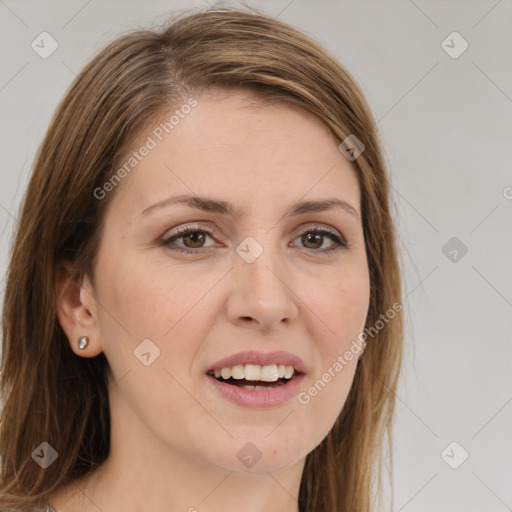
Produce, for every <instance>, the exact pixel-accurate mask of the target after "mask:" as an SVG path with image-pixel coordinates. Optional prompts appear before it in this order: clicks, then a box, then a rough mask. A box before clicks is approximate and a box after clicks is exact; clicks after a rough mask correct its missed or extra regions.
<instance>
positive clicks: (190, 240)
mask: <svg viewBox="0 0 512 512" xmlns="http://www.w3.org/2000/svg"><path fill="white" fill-rule="evenodd" d="M211 233H212V232H211V231H210V230H209V229H206V228H203V227H202V228H199V227H197V226H188V227H186V228H182V229H180V230H179V233H177V234H171V236H169V237H167V238H164V239H163V240H162V242H161V243H162V245H165V246H167V245H169V246H171V245H173V244H174V245H176V244H175V242H176V241H177V240H181V241H182V243H181V244H178V247H170V249H172V250H174V251H178V252H187V253H195V252H198V251H197V250H194V249H202V248H204V247H210V246H206V245H205V241H206V238H207V237H210V238H212V237H211Z"/></svg>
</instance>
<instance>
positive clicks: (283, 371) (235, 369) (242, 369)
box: [215, 364, 295, 382]
mask: <svg viewBox="0 0 512 512" xmlns="http://www.w3.org/2000/svg"><path fill="white" fill-rule="evenodd" d="M294 371H295V370H294V368H293V366H287V365H284V364H279V365H277V364H268V365H265V366H260V365H259V364H245V365H244V364H236V365H235V366H231V367H228V366H226V367H225V368H222V369H221V370H215V378H219V377H222V378H223V379H229V378H230V377H232V378H233V379H245V380H262V381H265V382H275V381H277V379H282V378H285V379H291V378H292V376H293V373H294Z"/></svg>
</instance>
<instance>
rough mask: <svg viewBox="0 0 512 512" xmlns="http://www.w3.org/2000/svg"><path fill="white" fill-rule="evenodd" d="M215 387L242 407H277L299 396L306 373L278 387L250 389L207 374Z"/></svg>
mask: <svg viewBox="0 0 512 512" xmlns="http://www.w3.org/2000/svg"><path fill="white" fill-rule="evenodd" d="M206 377H207V379H208V381H209V382H211V384H212V385H213V386H214V388H215V389H216V390H217V391H218V392H219V393H220V394H221V395H222V396H223V397H224V398H227V399H228V400H230V401H231V402H233V403H235V404H236V405H240V406H242V407H276V406H279V405H281V404H284V403H285V402H287V401H288V400H290V399H291V398H293V397H294V396H297V394H298V391H299V387H300V385H301V383H302V381H303V380H304V374H300V375H296V376H295V377H293V379H291V380H289V381H288V382H287V383H286V384H282V385H281V386H278V387H277V388H268V389H261V390H254V391H252V390H250V389H244V388H239V387H238V386H233V385H231V384H226V383H224V382H220V381H218V380H217V379H215V378H214V377H210V376H209V375H207V376H206Z"/></svg>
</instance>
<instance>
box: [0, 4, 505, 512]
mask: <svg viewBox="0 0 512 512" xmlns="http://www.w3.org/2000/svg"><path fill="white" fill-rule="evenodd" d="M210 1H211V2H213V0H210ZM231 3H233V2H231ZM248 3H249V4H250V5H253V6H255V7H257V8H260V9H263V10H264V11H266V12H268V13H269V14H271V15H273V16H275V17H278V18H279V19H280V20H282V21H285V22H288V23H290V24H292V25H294V26H296V27H297V28H299V29H301V30H302V31H304V32H305V33H307V34H308V35H310V36H311V37H313V38H314V39H316V40H317V41H319V42H320V43H321V44H323V45H324V46H325V47H326V48H327V49H329V50H330V51H331V52H332V53H333V54H334V55H335V56H336V57H337V58H338V59H339V60H340V61H341V62H342V63H343V64H344V65H345V66H346V67H347V68H348V69H349V71H351V72H352V73H353V75H354V76H355V78H356V79H357V80H358V82H359V83H360V85H361V86H362V88H363V91H364V92H365V94H366V95H367V98H368V100H369V102H370V104H371V106H372V108H373V112H374V114H375V117H376V119H377V120H378V122H379V127H380V130H381V134H382V139H383V143H384V149H385V153H386V155H385V156H386V160H387V163H388V166H389V168H390V173H391V178H392V184H393V193H394V199H395V201H396V208H397V210H396V221H397V225H398V228H399V235H400V244H401V248H402V261H403V263H402V264H403V269H404V277H405V280H404V293H405V296H406V299H405V306H406V307H405V309H406V318H407V326H406V329H407V330H406V352H405V359H404V372H403V378H402V381H401V384H400V388H399V390H398V394H397V416H396V438H395V439H396V441H395V447H394V457H395V480H394V486H393V487H394V493H395V504H394V510H395V511H397V512H398V511H404V512H413V511H425V512H430V511H432V510H436V511H452V512H459V511H460V512H472V511H479V512H480V511H496V512H500V511H505V510H512V485H511V477H512V439H511V432H512V403H511V402H512V386H511V382H512V376H511V371H510V370H511V361H512V359H511V355H512V345H511V343H510V342H511V337H512V336H511V334H512V273H511V272H510V270H509V268H510V263H511V262H512V229H511V220H512V188H507V187H512V173H511V164H510V157H509V151H510V146H511V135H512V68H511V67H510V62H511V61H512V60H511V56H512V51H511V50H512V31H511V27H512V23H511V22H512V3H511V2H510V1H506V0H501V1H495V0H491V1H483V0H482V1H459V2H455V1H432V0H414V1H412V0H401V1H361V0H360V1H337V2H333V1H317V2H313V1H305V0H292V1H290V0H279V1H278V0H276V1H266V2H264V1H259V2H256V1H252V2H248ZM194 6H200V7H205V8H206V7H208V5H207V2H206V1H204V0H201V1H187V2H185V1H174V0H168V1H151V2H142V1H125V2H122V1H100V0H92V1H87V0H80V1H78V0H77V1H35V0H34V1H26V0H19V1H15V0H3V1H2V0H0V28H1V30H0V44H1V48H2V54H1V55H2V57H1V59H2V60H1V68H0V69H1V75H0V76H1V78H0V105H1V112H2V117H1V120H2V121H1V126H0V129H1V136H0V144H1V150H0V154H1V157H2V162H1V173H0V229H1V231H0V233H1V251H0V276H1V280H0V291H1V293H2V296H1V297H0V299H1V298H3V289H4V285H5V282H4V278H3V270H4V269H5V266H6V265H7V262H8V257H9V245H10V240H11V235H12V232H13V228H14V227H15V225H16V212H17V208H18V205H19V202H20V199H21V197H22V194H23V192H24V190H25V187H26V183H27V179H28V176H29V173H30V170H31V166H32V163H33V159H34V155H35V151H36V149H37V147H38V145H39V144H40V142H41V141H42V139H43V136H44V133H45V130H46V128H47V126H48V123H49V120H50V117H51V115H52V113H53V111H54V109H55V107H56V105H57V103H58V102H59V101H60V99H61V98H62V97H63V95H64V93H65V91H66V89H67V87H68V86H69V84H70V83H71V81H72V80H73V78H74V75H75V74H76V73H78V72H79V71H80V70H81V69H82V67H83V66H84V65H85V64H86V62H87V61H88V60H89V59H90V58H91V57H92V55H94V54H95V53H96V52H97V51H98V50H100V48H101V47H102V46H103V45H104V44H105V43H107V42H108V41H110V40H111V39H113V38H114V37H115V36H116V35H118V34H119V33H120V32H122V31H125V30H129V29H132V28H136V27H139V26H143V25H146V24H152V23H157V22H159V21H163V20H164V19H165V17H166V12H173V11H175V10H177V9H182V8H188V7H194ZM43 31H47V32H49V33H50V34H51V35H52V37H53V38H55V40H56V41H57V42H58V45H59V47H58V49H57V50H56V51H55V52H54V53H53V54H52V55H51V56H50V57H49V58H47V59H42V58H41V57H40V56H39V55H38V54H37V53H36V52H35V51H34V50H33V49H32V48H31V42H32V41H33V40H35V39H36V38H37V36H38V35H39V34H40V33H41V32H43ZM453 31H457V32H458V33H459V34H460V35H461V36H462V37H463V38H464V39H465V40H466V41H467V43H468V44H469V47H468V49H467V50H466V51H465V52H464V53H462V54H461V55H460V56H459V57H458V58H452V57H450V56H449V55H448V53H446V51H445V50H444V49H443V47H442V42H443V41H444V40H445V39H446V38H447V36H448V35H449V34H451V33H452V32H453ZM452 39H453V37H452ZM447 44H449V45H450V46H453V48H452V50H451V51H457V50H458V49H460V48H461V45H460V41H457V40H456V39H455V40H454V42H453V43H452V42H451V39H450V38H448V40H447ZM507 64H508V65H507ZM509 198H510V199H509ZM452 237H457V239H458V241H455V244H456V245H448V246H447V247H446V248H445V249H444V252H443V247H445V244H447V243H448V241H449V240H450V239H452ZM452 243H453V242H452ZM457 244H458V246H457ZM461 244H464V246H465V247H467V253H466V254H464V255H463V254H462V251H461V247H463V246H462V245H461ZM453 250H455V251H457V253H456V254H455V253H454V252H453ZM450 252H451V254H450ZM445 253H446V254H445ZM454 259H455V261H452V260H454ZM453 441H456V442H457V443H458V445H456V446H455V448H453V446H452V447H450V448H449V449H448V450H447V451H445V448H446V447H448V446H449V445H450V443H452V442H453ZM452 448H453V451H452ZM462 449H464V450H466V451H467V452H468V454H469V457H468V459H467V460H466V461H465V462H464V463H463V464H462V465H460V466H459V467H458V468H457V469H452V467H450V466H449V465H448V463H447V461H448V462H450V463H451V464H452V465H457V464H460V462H461V460H462V459H461V453H462V451H461V450H462ZM442 453H444V454H445V455H444V457H443V456H442Z"/></svg>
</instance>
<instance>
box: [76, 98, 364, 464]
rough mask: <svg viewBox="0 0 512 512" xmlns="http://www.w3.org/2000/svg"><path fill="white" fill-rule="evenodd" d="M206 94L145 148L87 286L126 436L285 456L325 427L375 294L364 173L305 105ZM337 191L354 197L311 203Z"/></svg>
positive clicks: (184, 451)
mask: <svg viewBox="0 0 512 512" xmlns="http://www.w3.org/2000/svg"><path fill="white" fill-rule="evenodd" d="M196 100H197V104H196V105H195V106H194V107H193V108H190V109H189V108H183V109H182V110H181V112H182V115H181V116H179V122H178V123H176V124H173V125H172V128H171V129H170V128H169V126H171V125H170V124H169V125H167V131H168V132H169V133H166V131H165V130H164V129H162V127H160V130H155V129H156V128H157V125H158V124H157V125H155V127H154V128H155V129H153V131H148V132H147V133H144V134H142V135H141V138H140V144H137V145H136V147H133V148H132V150H133V151H137V153H138V157H136V158H140V161H139V162H138V163H137V165H136V166H133V167H131V166H127V167H126V169H130V171H129V172H127V173H126V176H125V177H124V178H123V179H122V181H121V183H119V184H117V185H115V186H113V188H115V190H114V191H110V192H109V193H111V194H114V197H112V202H111V204H110V205H109V207H108V209H107V213H106V217H105V226H104V231H103V235H102V240H101V245H100V250H99V255H98V260H97V265H96V267H95V279H96V287H95V288H94V289H91V290H90V292H91V293H90V294H83V297H82V298H83V299H84V300H85V301H90V303H89V306H90V310H91V311H93V312H94V313H93V316H95V317H96V320H97V323H96V328H95V331H94V332H93V333H92V337H93V338H95V339H97V340H99V343H100V344H101V348H102V350H103V352H104V353H105V355H106V357H107V359H108V362H109V364H110V367H111V372H112V374H111V375H110V378H111V379H112V382H111V386H110V397H111V408H112V418H113V427H112V428H113V431H112V432H113V433H112V435H113V442H115V443H119V444H122V443H121V440H120V439H119V438H117V440H116V438H115V437H114V436H116V435H117V436H124V437H125V439H124V440H123V442H125V443H130V444H131V445H132V446H133V442H134V441H135V440H134V439H133V438H134V436H137V441H136V442H137V443H141V444H142V446H145V447H146V448H147V453H148V454H149V453H151V450H156V449H157V450H158V453H160V454H166V456H167V455H168V454H169V453H171V454H175V455H176V456H180V457H186V458H187V460H188V461H194V462H198V463H201V464H208V465H213V466H217V467H220V468H223V469H225V470H229V471H231V470H234V471H242V472H244V471H245V472H265V471H271V472H272V471H279V470H280V469H284V468H288V467H290V466H292V465H294V464H301V463H303V459H304V457H305V456H306V455H307V454H308V453H309V452H310V451H311V450H313V449H314V448H315V447H316V446H317V445H318V444H319V443H320V442H321V441H322V439H323V438H324V437H325V436H326V435H327V433H328V431H329V430H330V429H331V427H332V426H333V424H334V422H335V420H336V418H337V416H338V415H339V414H340V411H341V409H342V407H343V404H344V403H345V400H346V397H347V394H348V391H349V389H350V387H351V384H352V381H353V376H354V372H355V369H356V366H357V356H355V357H354V358H353V359H352V360H350V361H346V362H345V364H344V365H342V369H340V366H339V365H336V362H337V361H338V362H339V361H340V357H343V354H345V352H346V351H347V350H349V349H350V347H351V345H352V346H353V342H354V340H356V339H357V336H358V334H359V333H360V332H361V331H362V330H363V329H364V323H365V319H366V315H367V312H368V305H369V274H368V268H367V259H366V253H365V241H364V237H363V230H362V222H361V209H360V189H359V184H358V180H357V177H356V173H355V170H354V168H353V167H352V164H351V163H350V162H349V161H348V160H347V159H346V158H345V157H344V156H343V154H342V153H341V152H340V151H339V150H338V145H337V143H336V141H335V140H334V139H333V138H332V137H331V136H330V134H329V132H328V130H327V129H326V128H324V126H323V125H322V124H321V123H320V122H319V121H317V120H316V119H314V118H313V117H310V116H309V115H308V114H305V113H303V112H301V111H299V110H296V109H294V108H292V107H289V106H283V105H279V106H266V107H258V108H255V107H250V101H251V96H250V95H246V94H240V93H237V94H234V93H231V92H230V93H227V92H217V93H215V94H210V95H200V96H198V97H197V98H196ZM178 110H179V109H178ZM183 112H188V113H187V114H183ZM171 114H172V112H171V113H169V114H166V115H165V116H163V117H162V122H165V121H167V120H168V119H169V118H170V116H171ZM175 121H176V119H174V122H175ZM157 134H158V135H159V136H157ZM148 136H149V137H150V139H151V141H152V142H151V141H150V139H148ZM160 139H161V140H160ZM143 145H146V147H147V148H148V150H147V151H145V150H142V151H140V147H141V146H143ZM143 153H145V154H146V156H142V154H143ZM129 156H130V155H128V156H127V159H126V161H128V158H129ZM131 156H133V155H131ZM124 163H125V162H122V163H121V165H120V167H121V166H122V165H123V164H124ZM132 164H133V161H132ZM121 174H123V173H121ZM106 188H108V186H107V187H106ZM183 196H190V197H192V196H194V197H198V198H200V199H197V200H192V199H189V200H188V201H187V202H174V201H172V199H173V198H177V197H183ZM327 200H334V201H340V202H343V203H340V204H342V205H345V206H344V207H343V206H341V207H340V206H331V207H330V208H327V207H322V208H316V207H315V205H316V206H318V204H317V203H320V202H323V201H327ZM309 202H311V203H309ZM299 203H304V204H305V205H306V206H305V205H302V206H301V207H298V206H297V205H299ZM307 204H309V206H307ZM188 228H191V229H192V232H190V233H186V232H185V229H188ZM315 229H316V230H321V231H320V232H319V233H316V234H315ZM331 233H332V235H331ZM339 240H341V241H344V242H346V243H347V244H348V245H347V246H346V247H343V246H341V245H339ZM331 249H332V250H331ZM89 295H90V296H94V299H95V300H94V301H92V299H91V298H90V297H89ZM88 297H89V298H88ZM223 360H224V361H223ZM245 365H249V366H245ZM274 365H275V366H274ZM281 365H282V367H281V368H280V366H281ZM286 366H289V367H294V372H295V374H294V376H293V377H292V378H291V379H290V380H289V381H287V382H286V383H284V384H283V380H282V375H283V372H285V373H286V376H288V377H289V376H290V372H291V369H290V368H286ZM215 370H217V375H218V374H219V373H220V374H221V375H222V376H224V377H225V378H226V382H221V381H220V380H218V379H216V378H215ZM276 372H277V373H276ZM279 372H281V373H279ZM326 372H328V373H329V375H328V376H327V377H326V376H325V374H326ZM230 375H231V378H229V377H230ZM241 377H243V379H241ZM329 377H330V378H329ZM276 378H278V379H279V380H277V381H275V379H276ZM228 379H229V380H228ZM318 381H320V383H319V382H318ZM315 383H316V388H315V389H316V393H315V391H314V390H313V391H312V392H309V391H308V390H309V389H310V388H311V387H312V386H314V385H315ZM243 386H246V387H243ZM116 426H119V427H120V428H119V430H118V431H116V428H117V427H116ZM249 443H250V444H249ZM157 447H158V448H157Z"/></svg>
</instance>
